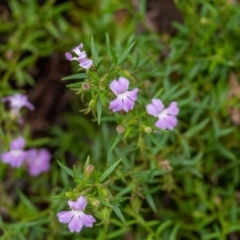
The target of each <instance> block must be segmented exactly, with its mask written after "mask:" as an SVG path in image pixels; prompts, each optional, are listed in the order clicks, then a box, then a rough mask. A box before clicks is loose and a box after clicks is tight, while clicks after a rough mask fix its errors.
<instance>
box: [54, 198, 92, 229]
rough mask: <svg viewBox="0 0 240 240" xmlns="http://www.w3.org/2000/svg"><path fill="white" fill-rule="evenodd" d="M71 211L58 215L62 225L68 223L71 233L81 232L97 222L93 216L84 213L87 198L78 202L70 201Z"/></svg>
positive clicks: (79, 199)
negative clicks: (83, 228)
mask: <svg viewBox="0 0 240 240" xmlns="http://www.w3.org/2000/svg"><path fill="white" fill-rule="evenodd" d="M68 205H69V207H70V208H71V209H72V210H71V211H63V212H59V213H58V214H57V217H58V220H59V222H61V223H68V228H69V230H70V232H78V233H79V232H80V231H81V230H82V227H83V226H84V227H92V226H93V223H94V222H96V220H95V218H94V217H93V216H92V215H87V214H85V213H84V212H83V210H84V209H85V207H86V205H87V202H86V198H85V197H83V196H80V197H79V198H78V199H77V201H76V202H75V201H71V200H69V201H68Z"/></svg>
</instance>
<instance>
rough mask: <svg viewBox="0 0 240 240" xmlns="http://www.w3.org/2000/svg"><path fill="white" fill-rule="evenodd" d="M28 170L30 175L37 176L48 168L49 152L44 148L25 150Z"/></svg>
mask: <svg viewBox="0 0 240 240" xmlns="http://www.w3.org/2000/svg"><path fill="white" fill-rule="evenodd" d="M27 153H28V155H27V165H28V172H29V174H30V175H31V176H38V175H39V174H41V173H43V172H47V171H48V170H49V169H50V159H51V154H50V153H49V151H48V150H47V149H45V148H42V149H39V150H38V149H36V148H32V149H30V150H28V151H27Z"/></svg>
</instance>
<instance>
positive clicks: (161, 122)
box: [155, 118, 167, 130]
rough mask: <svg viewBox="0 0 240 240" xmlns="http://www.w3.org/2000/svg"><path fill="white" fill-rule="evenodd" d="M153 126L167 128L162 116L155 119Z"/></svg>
mask: <svg viewBox="0 0 240 240" xmlns="http://www.w3.org/2000/svg"><path fill="white" fill-rule="evenodd" d="M155 126H156V127H159V128H161V129H163V130H165V129H167V122H166V120H165V119H164V118H160V119H158V120H157V121H156V123H155Z"/></svg>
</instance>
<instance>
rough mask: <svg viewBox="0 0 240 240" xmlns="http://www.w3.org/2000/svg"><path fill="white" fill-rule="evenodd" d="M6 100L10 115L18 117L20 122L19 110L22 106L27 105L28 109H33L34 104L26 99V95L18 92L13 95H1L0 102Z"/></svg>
mask: <svg viewBox="0 0 240 240" xmlns="http://www.w3.org/2000/svg"><path fill="white" fill-rule="evenodd" d="M6 101H9V105H10V108H11V115H12V117H13V118H19V120H20V122H22V120H21V116H20V110H21V109H22V108H23V107H27V108H28V109H30V110H34V109H35V108H34V106H33V105H32V104H31V103H30V102H29V101H28V97H27V96H26V95H23V94H20V93H16V94H14V95H13V96H8V97H3V98H2V102H6Z"/></svg>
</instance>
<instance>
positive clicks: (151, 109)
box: [146, 103, 159, 117]
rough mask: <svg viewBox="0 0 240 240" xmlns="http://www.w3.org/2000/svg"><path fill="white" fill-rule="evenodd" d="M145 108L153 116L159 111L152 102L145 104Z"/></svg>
mask: <svg viewBox="0 0 240 240" xmlns="http://www.w3.org/2000/svg"><path fill="white" fill-rule="evenodd" d="M146 110H147V113H148V114H150V115H153V116H154V117H157V116H158V113H159V111H158V108H157V107H156V106H155V105H154V104H152V103H150V104H148V105H147V106H146Z"/></svg>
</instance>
